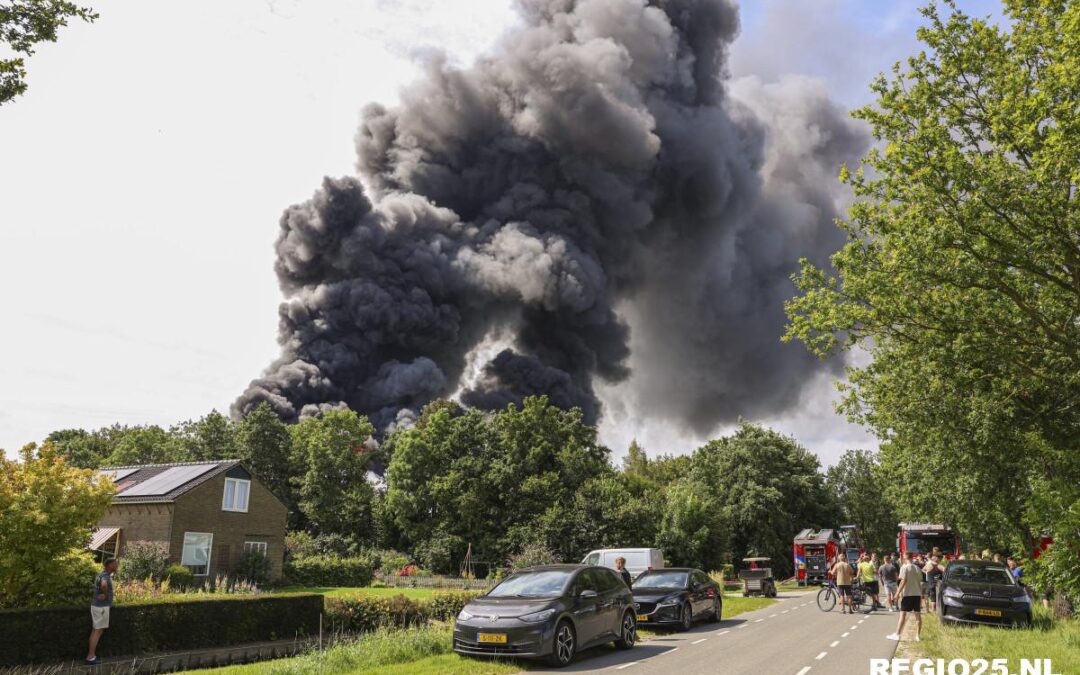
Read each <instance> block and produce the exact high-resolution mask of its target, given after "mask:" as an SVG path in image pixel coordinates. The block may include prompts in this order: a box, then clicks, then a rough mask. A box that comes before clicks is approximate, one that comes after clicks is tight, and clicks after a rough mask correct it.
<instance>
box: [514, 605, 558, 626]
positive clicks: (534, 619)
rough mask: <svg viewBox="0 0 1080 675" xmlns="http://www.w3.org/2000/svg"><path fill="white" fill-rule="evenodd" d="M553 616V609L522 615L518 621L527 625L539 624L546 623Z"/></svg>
mask: <svg viewBox="0 0 1080 675" xmlns="http://www.w3.org/2000/svg"><path fill="white" fill-rule="evenodd" d="M553 616H555V609H554V608H552V609H543V610H540V611H539V612H533V613H532V614H523V615H522V616H519V617H518V619H520V620H521V621H525V622H527V623H539V622H541V621H547V620H548V619H550V618H551V617H553Z"/></svg>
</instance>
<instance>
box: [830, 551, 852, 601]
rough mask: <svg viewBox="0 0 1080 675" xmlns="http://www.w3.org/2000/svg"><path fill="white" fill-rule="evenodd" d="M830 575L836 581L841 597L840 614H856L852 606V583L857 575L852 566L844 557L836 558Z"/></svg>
mask: <svg viewBox="0 0 1080 675" xmlns="http://www.w3.org/2000/svg"><path fill="white" fill-rule="evenodd" d="M829 575H830V576H832V577H833V578H834V579H835V580H836V591H837V593H838V594H839V595H840V613H841V614H854V613H855V610H854V609H852V604H851V582H852V581H854V577H855V573H854V571H853V570H852V569H851V564H850V563H849V562H848V561H847V560H845V559H844V557H843V556H836V562H834V563H833V566H832V569H831V570H829Z"/></svg>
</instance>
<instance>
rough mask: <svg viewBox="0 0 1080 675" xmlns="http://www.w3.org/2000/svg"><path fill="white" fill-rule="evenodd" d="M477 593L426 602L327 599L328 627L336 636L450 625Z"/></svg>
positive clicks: (439, 596)
mask: <svg viewBox="0 0 1080 675" xmlns="http://www.w3.org/2000/svg"><path fill="white" fill-rule="evenodd" d="M477 595H479V593H470V592H468V591H462V592H449V593H435V594H434V595H433V596H432V597H431V598H430V599H428V600H411V599H409V598H407V597H405V596H404V595H395V596H393V597H389V598H387V597H375V596H366V595H359V596H354V597H350V596H345V597H342V598H327V599H326V618H327V624H328V627H329V628H330V629H331V630H333V631H335V632H345V633H365V632H368V631H373V630H376V629H378V628H410V627H412V626H419V625H423V624H426V623H428V622H429V621H449V620H451V619H453V618H454V617H456V616H457V615H458V612H460V611H461V609H462V608H463V607H464V606H465V605H466V604H467V603H468V602H469V600H472V599H473V598H475V597H476V596H477Z"/></svg>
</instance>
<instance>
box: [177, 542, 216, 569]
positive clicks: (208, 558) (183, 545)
mask: <svg viewBox="0 0 1080 675" xmlns="http://www.w3.org/2000/svg"><path fill="white" fill-rule="evenodd" d="M189 534H195V535H199V536H203V537H210V543H209V544H207V546H206V572H204V573H202V574H195V572H194V570H192V572H191V574H192V575H193V576H196V577H206V576H210V563H211V562H212V560H211V559H212V558H213V555H214V533H213V532H185V533H184V542H186V541H187V537H188V535H189ZM185 549H187V544H186V543H183V542H182V543H181V544H180V564H181V565H183V566H184V567H187V568H188V569H190V568H192V567H194V565H192V564H191V563H186V562H184V551H185Z"/></svg>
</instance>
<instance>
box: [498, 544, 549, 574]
mask: <svg viewBox="0 0 1080 675" xmlns="http://www.w3.org/2000/svg"><path fill="white" fill-rule="evenodd" d="M561 562H562V558H561V557H560V556H559V554H558V553H556V552H555V551H552V550H551V549H550V548H548V547H547V546H544V545H542V544H526V545H525V546H524V547H522V549H521V550H520V551H518V552H517V553H515V554H514V555H512V556H510V559H509V560H507V561H506V564H507V565H508V566H509V567H510V569H512V570H520V569H524V568H526V567H534V566H536V565H554V564H557V563H561Z"/></svg>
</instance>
